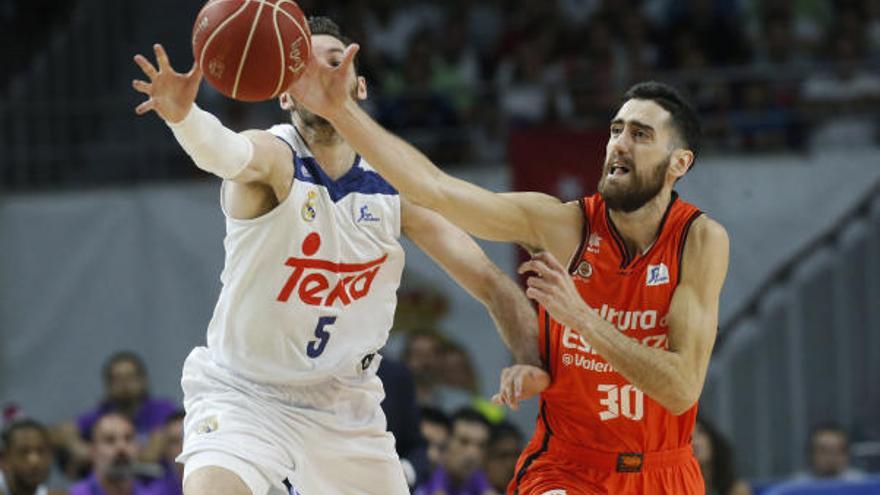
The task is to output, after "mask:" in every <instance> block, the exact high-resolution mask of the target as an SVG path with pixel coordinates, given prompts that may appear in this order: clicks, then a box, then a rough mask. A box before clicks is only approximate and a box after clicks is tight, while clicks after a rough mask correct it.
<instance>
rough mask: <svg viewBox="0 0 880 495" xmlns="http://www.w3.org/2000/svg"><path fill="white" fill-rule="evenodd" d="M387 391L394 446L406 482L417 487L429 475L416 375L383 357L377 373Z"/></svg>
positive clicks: (384, 403) (387, 414)
mask: <svg viewBox="0 0 880 495" xmlns="http://www.w3.org/2000/svg"><path fill="white" fill-rule="evenodd" d="M376 374H377V375H378V376H379V379H381V380H382V385H383V388H384V389H385V400H383V401H382V410H383V411H384V412H385V418H386V420H387V422H388V431H390V432H391V433H392V434H394V446H395V449H396V450H397V455H398V456H399V457H400V463H401V464H402V465H403V472H404V474H405V475H406V483H407V484H408V485H409V486H410V487H413V486H415V485H416V483H418V482H419V481H421V480H423V479H425V477H427V475H428V460H427V457H426V454H425V442H424V439H423V438H422V435H421V432H420V431H419V427H420V424H419V423H420V421H419V406H418V404H417V403H416V386H415V382H414V381H413V377H412V373H410V371H409V370H408V369H407V367H406V366H405V365H403V364H402V363H399V362H397V361H394V360H392V359H389V358H383V359H382V361H381V362H380V363H379V370H378V371H377V372H376Z"/></svg>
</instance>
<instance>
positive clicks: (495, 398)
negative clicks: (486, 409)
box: [491, 394, 504, 406]
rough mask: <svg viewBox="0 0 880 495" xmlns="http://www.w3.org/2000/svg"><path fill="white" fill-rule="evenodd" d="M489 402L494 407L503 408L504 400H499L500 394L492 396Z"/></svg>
mask: <svg viewBox="0 0 880 495" xmlns="http://www.w3.org/2000/svg"><path fill="white" fill-rule="evenodd" d="M491 400H492V404H495V405H496V406H503V405H504V400H503V399H502V398H501V394H495V395H493V396H492V399H491Z"/></svg>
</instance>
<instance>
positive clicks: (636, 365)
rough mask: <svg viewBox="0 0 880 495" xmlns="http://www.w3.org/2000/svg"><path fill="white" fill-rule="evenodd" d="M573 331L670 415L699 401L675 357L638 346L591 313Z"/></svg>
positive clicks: (693, 385) (675, 355)
mask: <svg viewBox="0 0 880 495" xmlns="http://www.w3.org/2000/svg"><path fill="white" fill-rule="evenodd" d="M576 330H577V331H578V332H580V333H581V334H582V335H583V336H584V338H585V339H586V340H587V342H589V343H590V345H591V346H592V347H593V348H594V349H595V350H596V352H598V353H599V355H601V356H602V357H604V358H605V359H606V360H607V361H608V362H609V363H610V364H611V366H613V367H614V370H615V371H617V372H618V373H620V374H621V375H623V376H624V377H625V378H626V379H627V380H629V381H630V383H632V384H633V385H635V386H636V387H638V388H639V389H641V390H642V392H644V393H645V394H647V395H648V396H649V397H651V398H652V399H654V400H655V401H657V402H659V403H660V404H661V405H662V406H663V407H665V408H666V409H668V410H669V411H670V412H672V413H673V414H681V413H683V412H685V411H687V410H688V409H690V407H691V406H693V405H694V403H695V402H696V401H697V399H698V398H699V393H700V390H699V389H700V385H699V384H696V383H694V382H695V380H694V378H693V377H692V376H691V375H690V374H689V373H688V371H687V369H686V366H685V363H684V361H683V359H682V357H681V356H680V355H679V354H676V353H675V352H671V351H668V350H666V349H659V348H655V347H648V346H646V345H642V344H641V343H639V342H638V341H637V340H635V339H632V338H629V337H627V336H626V335H624V334H623V333H621V332H620V331H618V330H617V328H615V327H614V326H613V325H612V324H611V323H609V322H607V321H606V320H604V319H603V318H601V317H600V316H598V315H596V314H595V313H594V312H593V311H592V310H587V312H585V313H584V315H583V316H582V317H581V318H580V326H579V327H578V328H577V329H576Z"/></svg>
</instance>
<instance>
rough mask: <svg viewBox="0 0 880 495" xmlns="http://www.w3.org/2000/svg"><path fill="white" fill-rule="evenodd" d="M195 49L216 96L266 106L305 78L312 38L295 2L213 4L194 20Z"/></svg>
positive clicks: (220, 0) (227, 0)
mask: <svg viewBox="0 0 880 495" xmlns="http://www.w3.org/2000/svg"><path fill="white" fill-rule="evenodd" d="M192 45H193V56H194V57H195V60H197V61H198V63H199V67H201V69H202V72H203V74H204V77H205V79H206V80H207V81H208V83H209V84H210V85H211V86H213V87H214V88H215V89H217V91H219V92H221V93H223V94H224V95H226V96H228V97H230V98H233V99H236V100H240V101H264V100H269V99H272V98H274V97H276V96H278V95H279V94H281V92H282V91H284V90H285V89H286V88H287V87H288V86H289V85H290V84H291V83H292V82H293V81H295V80H296V79H297V77H299V76H300V74H302V71H303V70H304V69H305V66H306V62H307V61H308V60H309V56H310V54H311V35H310V33H309V26H308V23H307V22H306V19H305V15H303V12H302V10H301V9H300V8H299V6H298V5H297V4H296V3H295V2H293V1H292V0H210V1H209V2H208V3H207V4H205V6H204V7H203V8H202V10H201V11H200V12H199V15H198V16H197V17H196V22H195V25H194V26H193V34H192Z"/></svg>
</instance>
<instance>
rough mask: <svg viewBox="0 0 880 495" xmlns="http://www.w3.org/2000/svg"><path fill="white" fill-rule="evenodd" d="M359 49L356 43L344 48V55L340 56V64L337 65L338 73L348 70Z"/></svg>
mask: <svg viewBox="0 0 880 495" xmlns="http://www.w3.org/2000/svg"><path fill="white" fill-rule="evenodd" d="M360 49H361V46H360V45H358V44H357V43H352V44H350V45H348V46H347V47H346V48H345V53H343V55H342V63H340V64H339V72H342V73H347V72H348V68H349V67H351V65H352V64H353V63H354V57H355V55H357V52H358V50H360Z"/></svg>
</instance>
